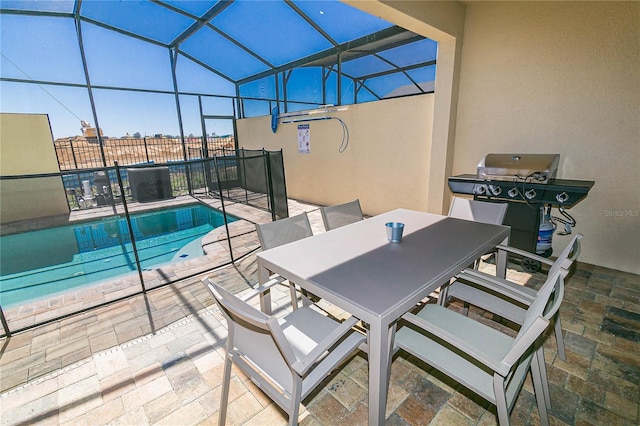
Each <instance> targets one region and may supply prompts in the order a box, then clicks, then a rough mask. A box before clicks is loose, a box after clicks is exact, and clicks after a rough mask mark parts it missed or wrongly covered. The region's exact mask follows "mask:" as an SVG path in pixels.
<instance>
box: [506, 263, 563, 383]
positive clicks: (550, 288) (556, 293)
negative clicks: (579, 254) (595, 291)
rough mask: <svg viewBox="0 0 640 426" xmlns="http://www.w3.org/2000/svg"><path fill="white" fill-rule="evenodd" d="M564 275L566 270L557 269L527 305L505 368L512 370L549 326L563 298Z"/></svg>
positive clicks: (507, 356) (507, 355)
mask: <svg viewBox="0 0 640 426" xmlns="http://www.w3.org/2000/svg"><path fill="white" fill-rule="evenodd" d="M566 274H567V271H566V270H564V269H562V268H558V269H557V270H555V271H553V273H550V274H549V275H548V276H547V280H546V281H545V283H544V284H543V285H542V287H541V288H540V290H539V291H538V294H537V295H536V299H535V300H534V301H533V303H532V304H531V305H529V308H528V309H527V312H526V313H525V316H524V321H523V323H522V325H521V326H520V330H519V332H518V335H517V336H516V338H515V340H514V342H513V345H512V346H511V349H510V350H509V352H508V353H507V354H506V355H505V356H504V358H503V360H502V363H503V365H505V367H507V368H509V369H512V368H513V366H514V365H516V364H517V363H518V361H521V360H522V359H523V355H525V354H527V353H529V349H530V348H531V346H532V345H533V344H534V343H535V342H536V341H537V340H538V338H540V336H541V335H542V334H543V333H544V331H545V330H546V329H547V327H548V326H549V322H550V320H551V318H552V317H553V316H554V315H555V314H556V312H558V309H560V305H561V304H562V299H563V298H564V277H565V276H566ZM525 374H526V370H525Z"/></svg>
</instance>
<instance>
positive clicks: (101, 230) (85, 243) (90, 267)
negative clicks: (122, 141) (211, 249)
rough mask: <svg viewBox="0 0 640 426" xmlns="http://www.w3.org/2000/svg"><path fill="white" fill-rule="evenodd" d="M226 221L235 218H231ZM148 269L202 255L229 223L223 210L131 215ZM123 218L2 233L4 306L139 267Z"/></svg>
mask: <svg viewBox="0 0 640 426" xmlns="http://www.w3.org/2000/svg"><path fill="white" fill-rule="evenodd" d="M227 220H228V221H229V222H232V221H234V220H236V219H235V218H233V217H229V216H227ZM131 224H132V228H133V233H134V236H135V242H136V247H137V249H138V257H139V259H140V264H141V266H142V268H143V269H151V268H153V267H156V266H158V265H161V264H164V263H168V262H176V261H181V260H186V259H192V258H194V257H198V256H201V255H203V254H204V253H203V252H202V247H201V244H200V240H201V239H202V237H203V236H204V235H206V234H207V233H208V232H209V231H211V230H212V229H214V228H217V227H218V226H223V225H224V218H223V215H222V213H221V212H219V211H218V210H214V209H210V208H207V207H204V206H202V205H190V206H186V207H179V208H174V209H169V210H160V211H154V212H150V213H141V214H137V215H134V216H131ZM136 270H137V269H136V261H135V256H134V253H133V249H132V244H131V237H130V235H129V230H128V227H127V222H126V219H125V218H124V216H121V217H110V218H107V219H103V220H98V221H94V222H90V223H82V224H79V225H76V226H65V227H60V228H51V229H45V230H41V231H33V232H27V233H22V234H16V235H7V236H3V237H0V305H2V307H3V308H6V307H9V306H12V305H18V304H20V303H23V302H26V301H29V300H32V299H36V298H40V297H44V296H49V295H51V294H55V293H58V292H61V291H65V290H68V289H71V288H75V287H80V286H83V285H87V284H92V283H95V282H97V281H102V280H105V279H107V278H114V277H117V276H120V275H124V274H128V273H131V272H134V271H136Z"/></svg>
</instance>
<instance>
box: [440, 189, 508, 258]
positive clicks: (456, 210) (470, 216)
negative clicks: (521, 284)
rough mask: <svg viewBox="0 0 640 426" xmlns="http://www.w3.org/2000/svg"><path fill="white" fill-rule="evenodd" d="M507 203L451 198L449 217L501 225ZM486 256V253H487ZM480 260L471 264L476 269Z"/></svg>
mask: <svg viewBox="0 0 640 426" xmlns="http://www.w3.org/2000/svg"><path fill="white" fill-rule="evenodd" d="M508 206H509V205H508V204H507V203H491V202H487V201H478V200H470V199H468V198H462V197H453V199H452V200H451V205H450V206H449V215H448V216H449V217H453V218H456V219H464V220H471V221H473V222H480V223H489V224H491V225H502V222H504V217H505V215H506V214H507V207H508ZM487 254H488V253H487ZM479 265H480V259H477V260H476V261H475V262H474V263H473V268H474V269H478V267H479Z"/></svg>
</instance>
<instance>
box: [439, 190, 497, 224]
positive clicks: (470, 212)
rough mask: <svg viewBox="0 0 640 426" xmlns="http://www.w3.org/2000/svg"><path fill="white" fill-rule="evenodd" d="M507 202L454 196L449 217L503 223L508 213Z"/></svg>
mask: <svg viewBox="0 0 640 426" xmlns="http://www.w3.org/2000/svg"><path fill="white" fill-rule="evenodd" d="M507 207H508V204H507V203H491V202H487V201H477V200H470V199H468V198H461V197H453V199H452V200H451V206H450V207H449V217H454V218H456V219H464V220H472V221H474V222H481V223H490V224H493V225H502V222H503V221H504V216H505V214H506V213H507Z"/></svg>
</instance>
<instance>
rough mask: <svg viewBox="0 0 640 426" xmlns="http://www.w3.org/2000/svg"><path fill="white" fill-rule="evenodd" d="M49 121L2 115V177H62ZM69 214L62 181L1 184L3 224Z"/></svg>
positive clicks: (40, 117)
mask: <svg viewBox="0 0 640 426" xmlns="http://www.w3.org/2000/svg"><path fill="white" fill-rule="evenodd" d="M58 172H60V169H59V168H58V161H57V159H56V155H55V151H54V148H53V137H52V135H51V127H50V126H49V117H48V116H47V115H45V114H0V173H1V174H2V176H12V175H13V176H15V175H29V174H39V173H58ZM67 213H69V207H68V205H67V201H66V195H65V191H64V187H63V186H62V179H61V178H60V177H46V178H32V179H20V180H5V179H3V180H1V181H0V221H1V223H8V222H15V221H18V220H26V219H35V218H39V217H46V216H54V215H58V214H67Z"/></svg>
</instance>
